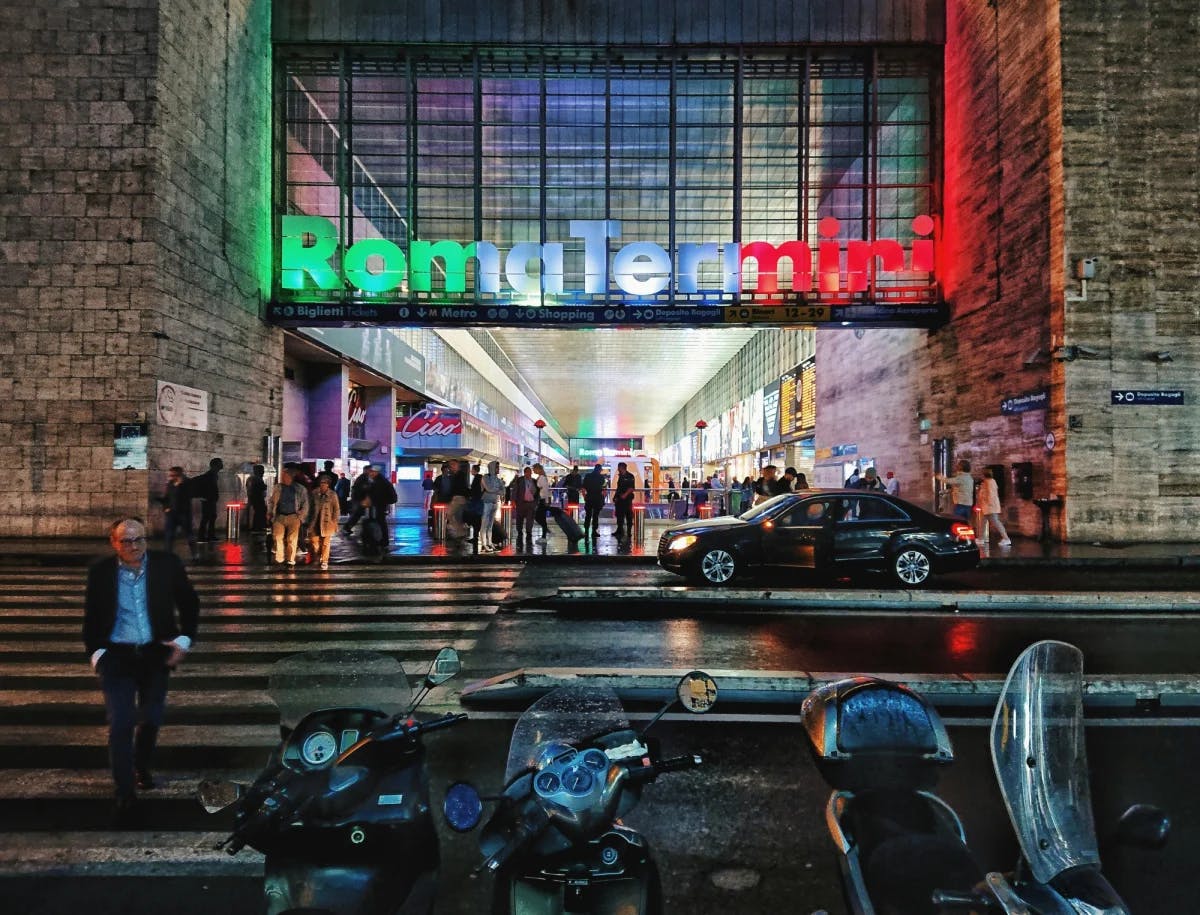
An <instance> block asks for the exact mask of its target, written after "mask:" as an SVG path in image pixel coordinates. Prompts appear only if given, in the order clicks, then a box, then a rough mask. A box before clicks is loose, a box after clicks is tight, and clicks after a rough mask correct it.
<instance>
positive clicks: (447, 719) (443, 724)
mask: <svg viewBox="0 0 1200 915" xmlns="http://www.w3.org/2000/svg"><path fill="white" fill-rule="evenodd" d="M466 720H467V716H466V715H464V714H455V713H454V712H450V713H449V714H446V715H443V716H442V717H441V718H434V719H433V720H432V721H421V722H418V723H417V724H416V725H415V726H414V727H413V731H414V732H415V733H417V734H428V733H429V732H430V731H436V730H438V729H439V728H448V727H450V725H452V724H458V723H459V722H460V721H466Z"/></svg>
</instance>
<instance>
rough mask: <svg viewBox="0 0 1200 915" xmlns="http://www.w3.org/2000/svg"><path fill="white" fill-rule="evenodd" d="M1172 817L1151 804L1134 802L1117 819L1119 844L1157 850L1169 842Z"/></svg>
mask: <svg viewBox="0 0 1200 915" xmlns="http://www.w3.org/2000/svg"><path fill="white" fill-rule="evenodd" d="M1170 833H1171V820H1170V818H1169V817H1168V816H1167V815H1166V814H1165V813H1164V812H1163V811H1162V810H1160V809H1159V808H1158V807H1155V806H1153V805H1151V804H1134V805H1133V806H1132V807H1130V808H1129V809H1128V810H1126V811H1125V812H1124V813H1123V814H1121V819H1119V820H1117V835H1116V840H1117V844H1118V845H1126V846H1129V847H1130V848H1144V849H1147V850H1150V851H1157V850H1158V849H1160V848H1162V847H1163V846H1165V845H1166V844H1167V836H1169V835H1170Z"/></svg>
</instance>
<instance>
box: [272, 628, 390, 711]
mask: <svg viewBox="0 0 1200 915" xmlns="http://www.w3.org/2000/svg"><path fill="white" fill-rule="evenodd" d="M268 692H269V694H270V696H271V701H272V702H274V703H275V704H276V705H277V706H278V707H279V715H280V723H281V724H282V725H283V726H284V727H287V728H294V727H295V726H296V725H297V724H299V722H300V720H301V719H302V718H303V717H304V716H305V715H307V714H308V713H309V712H315V711H317V710H318V709H326V708H370V709H378V710H379V711H381V712H386V713H387V714H389V715H398V714H401V713H403V712H405V711H407V710H408V707H409V705H410V704H411V703H412V688H411V687H410V686H409V685H408V675H407V674H405V672H404V665H403V664H401V663H400V662H399V661H397V660H396V659H395V658H392V657H389V656H387V655H383V654H379V653H378V652H374V651H357V650H353V649H351V650H347V649H341V648H327V649H321V650H318V651H306V652H303V653H302V654H296V655H292V656H291V657H289V658H284V659H283V660H281V661H276V662H275V663H274V664H273V665H271V673H270V678H269V684H268Z"/></svg>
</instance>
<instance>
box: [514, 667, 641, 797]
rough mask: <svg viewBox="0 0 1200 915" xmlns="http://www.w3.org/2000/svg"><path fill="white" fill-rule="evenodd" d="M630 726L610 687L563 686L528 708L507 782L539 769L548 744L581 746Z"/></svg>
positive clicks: (520, 723)
mask: <svg viewBox="0 0 1200 915" xmlns="http://www.w3.org/2000/svg"><path fill="white" fill-rule="evenodd" d="M628 727H629V720H628V719H627V718H626V716H625V709H623V708H622V707H621V700H620V699H619V698H617V694H616V693H615V692H614V691H613V689H612V688H611V687H608V686H560V687H559V688H558V689H555V690H553V691H551V692H549V693H547V694H546V695H545V696H543V697H542V698H541V699H539V700H538V701H537V702H535V703H534V704H533V705H531V706H530V707H529V708H528V709H526V711H525V713H524V714H523V715H522V716H521V718H520V719H519V720H518V721H517V724H516V727H514V728H513V735H512V741H511V743H509V747H508V764H507V765H506V766H505V769H504V783H505V784H508V783H509V782H511V781H512V780H513V779H514V778H516V777H517V776H518V775H520V774H522V773H523V772H527V771H529V770H530V769H533V768H535V767H536V765H537V762H538V758H539V757H540V756H541V753H542V750H543V748H545V747H546V746H547V745H548V744H570V745H571V746H576V747H577V746H579V744H580V743H582V742H583V741H585V740H588V739H590V738H593V737H597V736H599V735H600V734H608V733H611V732H612V731H620V730H624V729H625V728H628Z"/></svg>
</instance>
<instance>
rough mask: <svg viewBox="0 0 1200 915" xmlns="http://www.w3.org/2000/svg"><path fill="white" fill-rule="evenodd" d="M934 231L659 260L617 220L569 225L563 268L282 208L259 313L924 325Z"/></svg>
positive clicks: (515, 251) (330, 317)
mask: <svg viewBox="0 0 1200 915" xmlns="http://www.w3.org/2000/svg"><path fill="white" fill-rule="evenodd" d="M934 227H935V226H934V221H933V219H932V218H931V217H929V216H918V217H916V218H915V219H913V220H912V223H911V229H912V233H913V238H912V240H911V241H910V242H909V245H908V248H907V250H906V248H905V246H904V245H902V244H901V243H900V242H899V241H898V240H895V239H875V240H873V241H865V240H853V239H852V240H848V241H842V240H839V239H838V236H839V235H840V234H841V230H842V229H841V223H840V222H839V220H837V219H835V218H833V217H826V218H824V219H822V220H820V222H819V223H818V233H819V235H820V240H819V241H818V242H817V244H816V250H815V251H814V250H813V247H812V246H811V245H810V244H809V243H808V242H806V241H801V240H790V241H783V242H779V243H772V242H767V241H749V242H733V241H727V242H699V243H692V242H684V243H681V244H679V245H678V246H677V248H676V251H675V255H674V256H673V257H672V255H671V254H670V253H669V252H668V251H667V250H666V249H665V248H664V247H662V246H661V245H658V244H656V243H654V242H648V241H634V242H630V243H628V244H625V245H618V244H617V240H618V239H620V237H621V225H620V222H619V221H616V220H589V219H573V220H570V222H569V235H570V237H571V239H574V242H573V243H572V250H573V251H575V252H578V250H579V249H580V248H581V249H582V257H581V258H579V257H576V260H577V261H578V263H579V267H578V269H577V270H576V271H575V273H574V275H572V273H571V272H570V271H568V270H567V269H565V263H566V259H565V257H564V251H565V248H566V245H565V244H564V243H563V242H546V243H538V242H520V243H517V244H515V245H513V246H512V247H511V248H510V249H509V250H508V251H507V252H506V253H504V254H503V255H502V252H501V250H500V248H499V247H498V246H497V245H496V244H495V243H493V242H490V241H474V242H468V243H463V242H460V241H453V240H439V241H426V240H421V239H412V240H409V241H408V248H407V251H406V250H404V249H402V248H401V247H400V245H399V244H397V243H396V242H394V241H390V240H388V239H386V238H364V239H361V240H359V241H356V242H354V243H353V244H351V245H349V246H343V245H342V243H341V241H340V239H339V234H338V227H337V225H336V224H335V223H334V222H333V221H331V220H329V219H326V218H325V217H322V216H299V215H289V216H284V217H282V220H281V223H280V244H279V252H280V256H279V264H280V270H279V276H278V283H277V295H276V297H275V300H274V301H272V303H271V305H270V308H269V312H268V317H269V318H270V319H271V320H272V321H274V322H276V323H281V324H292V325H310V326H311V325H321V324H339V323H406V324H428V325H434V326H437V325H446V326H461V325H471V324H508V325H526V324H527V325H530V326H558V327H562V326H571V325H579V326H598V325H599V326H604V325H614V326H622V325H629V326H646V325H653V324H677V325H680V324H682V325H697V324H701V325H703V324H746V325H754V324H820V323H826V322H845V323H852V324H857V325H864V324H869V325H872V326H930V325H933V324H937V323H940V322H941V321H942V320H943V318H944V308H943V306H942V304H941V301H940V296H939V294H938V290H937V282H936V278H935V246H934V239H933V237H932V236H933V234H934ZM785 264H786V266H787V268H789V269H782V268H783V266H784V265H785ZM750 266H752V267H753V269H752V270H748V269H747V268H748V267H750ZM468 278H470V279H471V280H472V283H471V285H472V287H473V288H471V289H470V290H468V288H467V286H468Z"/></svg>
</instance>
